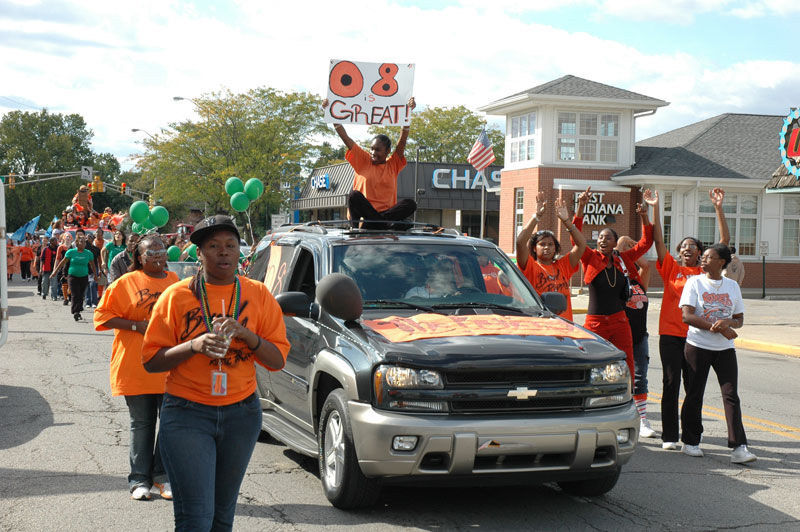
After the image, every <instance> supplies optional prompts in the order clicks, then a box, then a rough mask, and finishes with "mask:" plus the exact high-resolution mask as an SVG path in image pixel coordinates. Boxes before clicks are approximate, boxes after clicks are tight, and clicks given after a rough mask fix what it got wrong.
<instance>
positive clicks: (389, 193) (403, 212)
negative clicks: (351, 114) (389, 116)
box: [322, 97, 417, 229]
mask: <svg viewBox="0 0 800 532" xmlns="http://www.w3.org/2000/svg"><path fill="white" fill-rule="evenodd" d="M416 105H417V104H416V102H415V101H414V98H413V97H412V98H410V99H409V100H408V107H409V108H410V109H414V107H416ZM327 106H328V100H327V99H326V100H325V101H323V102H322V107H323V108H325V107H327ZM333 129H335V130H336V133H338V134H339V137H340V138H341V139H342V142H344V145H345V146H347V153H346V154H345V159H347V162H349V163H350V166H352V167H353V170H354V171H355V176H354V178H353V191H352V192H350V195H349V196H348V197H347V209H348V210H349V211H350V219H351V220H353V221H358V220H361V219H362V218H363V219H364V220H388V221H398V220H404V219H406V218H408V217H409V216H411V215H412V214H414V211H416V210H417V204H416V202H415V201H414V200H411V199H404V200H403V201H401V202H399V203H398V201H397V176H398V175H399V174H400V171H401V170H402V169H403V168H404V167H405V166H406V158H405V156H404V151H405V149H406V140H407V139H408V132H409V129H410V126H403V130H402V132H401V133H400V139H399V140H398V141H397V145H396V146H395V149H394V153H392V155H391V156H390V155H389V152H390V151H391V149H392V141H391V140H390V139H389V137H387V136H386V135H376V136H375V138H373V139H372V144H371V145H370V150H369V153H367V152H366V151H364V150H363V149H362V148H361V146H359V145H358V144H356V142H355V141H354V140H353V139H351V138H350V136H349V135H348V134H347V132H346V131H345V129H344V126H343V125H342V124H335V125H334V126H333ZM381 225H383V224H364V225H363V227H364V228H365V229H381V228H382V227H381Z"/></svg>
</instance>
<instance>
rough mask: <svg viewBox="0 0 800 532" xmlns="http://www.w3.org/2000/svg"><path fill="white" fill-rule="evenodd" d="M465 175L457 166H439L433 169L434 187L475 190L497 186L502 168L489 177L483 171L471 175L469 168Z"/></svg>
mask: <svg viewBox="0 0 800 532" xmlns="http://www.w3.org/2000/svg"><path fill="white" fill-rule="evenodd" d="M463 172H464V174H463V175H459V171H458V170H456V169H455V168H437V169H435V170H434V171H433V188H444V189H456V188H458V189H463V190H475V189H479V188H486V189H490V188H496V187H499V186H500V170H494V171H493V172H491V174H489V178H488V179H487V177H486V175H484V173H483V172H475V174H474V176H473V175H471V170H470V169H469V168H467V169H465V170H464V171H463Z"/></svg>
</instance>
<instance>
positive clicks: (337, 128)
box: [322, 98, 356, 150]
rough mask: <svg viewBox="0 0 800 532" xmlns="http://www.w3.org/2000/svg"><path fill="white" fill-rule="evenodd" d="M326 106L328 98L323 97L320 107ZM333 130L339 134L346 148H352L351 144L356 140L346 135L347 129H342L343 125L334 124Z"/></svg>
mask: <svg viewBox="0 0 800 532" xmlns="http://www.w3.org/2000/svg"><path fill="white" fill-rule="evenodd" d="M327 107H328V99H327V98H325V99H324V100H322V108H323V109H327ZM333 130H334V131H336V133H338V134H339V138H340V139H342V142H344V145H345V146H346V147H347V149H348V150H349V149H350V148H352V147H353V145H355V143H356V142H355V141H354V140H353V139H351V138H350V135H348V134H347V131H345V130H344V126H343V125H342V124H334V125H333Z"/></svg>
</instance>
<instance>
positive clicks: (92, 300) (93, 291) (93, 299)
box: [86, 277, 98, 307]
mask: <svg viewBox="0 0 800 532" xmlns="http://www.w3.org/2000/svg"><path fill="white" fill-rule="evenodd" d="M97 303H98V297H97V281H95V280H94V277H89V286H87V287H86V306H87V307H88V306H89V305H95V306H97Z"/></svg>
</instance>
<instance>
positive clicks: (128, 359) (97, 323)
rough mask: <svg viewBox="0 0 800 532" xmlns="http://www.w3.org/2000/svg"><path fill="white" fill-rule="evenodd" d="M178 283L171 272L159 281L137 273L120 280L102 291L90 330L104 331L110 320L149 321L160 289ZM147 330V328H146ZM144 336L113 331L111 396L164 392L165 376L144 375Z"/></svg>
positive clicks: (158, 374)
mask: <svg viewBox="0 0 800 532" xmlns="http://www.w3.org/2000/svg"><path fill="white" fill-rule="evenodd" d="M178 281H179V279H178V276H177V275H176V274H175V272H167V276H166V277H165V278H163V279H155V278H153V277H150V276H149V275H147V274H146V273H144V272H143V271H141V270H137V271H135V272H131V273H129V274H127V275H124V276H122V277H120V278H119V279H118V280H117V281H116V282H114V283H112V284H111V286H109V287H108V288H107V289H106V290H105V291H104V292H103V297H102V298H101V299H100V303H99V304H98V305H97V309H95V311H94V328H95V329H96V330H98V331H107V330H108V329H109V328H108V327H105V326H103V324H104V323H105V322H107V321H108V320H110V319H112V318H124V319H126V320H133V321H142V320H147V319H149V318H150V313H151V312H153V306H155V304H156V301H157V300H158V298H159V297H160V296H161V294H162V293H164V290H166V289H167V287H168V286H169V285H171V284H173V283H177V282H178ZM148 327H149V326H148ZM143 342H144V336H142V335H141V334H139V333H138V332H135V331H129V330H127V329H114V343H113V344H112V346H111V371H110V379H111V395H141V394H146V393H164V382H165V381H166V380H167V374H166V373H148V372H147V371H146V370H145V369H144V365H142V343H143Z"/></svg>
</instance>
